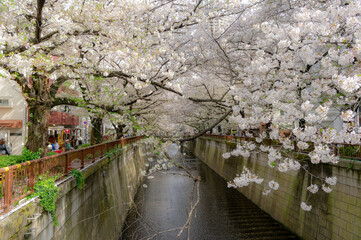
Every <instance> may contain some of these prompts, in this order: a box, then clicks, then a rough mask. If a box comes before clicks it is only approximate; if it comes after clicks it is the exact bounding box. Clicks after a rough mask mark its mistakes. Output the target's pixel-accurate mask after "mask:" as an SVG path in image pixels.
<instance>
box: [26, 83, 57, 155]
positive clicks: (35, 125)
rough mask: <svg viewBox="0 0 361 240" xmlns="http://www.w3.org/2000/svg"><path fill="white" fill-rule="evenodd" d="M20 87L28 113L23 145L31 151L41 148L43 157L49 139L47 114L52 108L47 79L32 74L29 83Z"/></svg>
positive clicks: (48, 114)
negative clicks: (26, 133)
mask: <svg viewBox="0 0 361 240" xmlns="http://www.w3.org/2000/svg"><path fill="white" fill-rule="evenodd" d="M22 87H23V93H24V96H25V100H26V102H27V104H28V114H29V121H28V139H27V142H26V145H25V146H26V147H27V148H28V149H29V150H30V151H33V152H36V151H38V149H39V148H41V157H45V156H46V152H47V145H48V140H49V139H48V125H49V116H50V110H51V108H52V98H51V96H50V84H49V79H47V78H45V77H39V76H32V79H31V81H30V82H29V84H28V85H26V86H22Z"/></svg>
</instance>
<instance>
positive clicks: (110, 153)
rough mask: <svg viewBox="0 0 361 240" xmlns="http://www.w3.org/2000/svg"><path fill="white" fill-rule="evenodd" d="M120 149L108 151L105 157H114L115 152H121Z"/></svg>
mask: <svg viewBox="0 0 361 240" xmlns="http://www.w3.org/2000/svg"><path fill="white" fill-rule="evenodd" d="M121 151H122V149H121V148H113V149H110V150H109V151H108V152H106V153H105V155H107V157H108V158H110V157H111V156H112V155H113V154H114V155H116V154H117V152H121Z"/></svg>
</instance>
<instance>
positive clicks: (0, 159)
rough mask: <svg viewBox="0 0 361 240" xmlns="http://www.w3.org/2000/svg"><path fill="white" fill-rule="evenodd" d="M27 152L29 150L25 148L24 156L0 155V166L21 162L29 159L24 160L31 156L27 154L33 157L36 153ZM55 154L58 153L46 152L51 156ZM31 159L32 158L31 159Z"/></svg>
mask: <svg viewBox="0 0 361 240" xmlns="http://www.w3.org/2000/svg"><path fill="white" fill-rule="evenodd" d="M29 152H30V151H29V150H26V154H25V157H24V155H9V156H8V155H0V168H3V167H8V166H12V165H15V164H18V163H22V162H25V161H29V160H26V158H31V157H29V156H33V157H35V155H36V154H34V155H33V154H31V153H29ZM56 154H58V153H56V152H48V153H47V155H48V156H52V155H56ZM35 159H36V158H35ZM31 160H33V159H31Z"/></svg>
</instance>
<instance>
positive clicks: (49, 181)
mask: <svg viewBox="0 0 361 240" xmlns="http://www.w3.org/2000/svg"><path fill="white" fill-rule="evenodd" d="M55 178H56V177H51V178H49V177H47V176H46V175H45V176H40V177H39V181H38V182H37V183H36V184H35V186H34V193H33V194H32V195H31V197H34V196H39V199H40V203H39V204H40V206H42V207H43V208H44V210H45V211H47V212H48V213H50V215H51V217H52V218H53V221H54V225H55V226H57V225H58V220H57V218H56V213H55V211H56V199H57V197H58V192H59V188H58V187H56V186H55Z"/></svg>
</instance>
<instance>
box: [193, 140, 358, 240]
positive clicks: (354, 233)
mask: <svg viewBox="0 0 361 240" xmlns="http://www.w3.org/2000/svg"><path fill="white" fill-rule="evenodd" d="M187 147H188V148H189V149H190V150H191V151H192V152H193V153H194V154H195V155H196V156H197V157H198V158H200V159H201V160H202V161H203V162H205V163H206V164H207V165H208V166H209V167H211V168H212V169H213V170H214V171H215V172H217V173H218V174H219V175H220V176H221V177H223V178H224V179H225V180H227V181H229V180H232V179H233V178H234V177H236V174H238V173H241V171H242V169H243V166H246V167H247V168H248V169H250V170H251V171H253V172H256V173H259V175H260V176H261V177H262V178H264V183H266V184H268V182H269V181H270V180H275V181H276V182H278V183H279V184H280V188H279V189H278V190H277V191H272V192H271V193H270V194H269V195H268V196H264V195H262V191H263V186H261V185H258V184H255V183H251V184H250V185H249V186H247V187H244V188H239V189H238V190H239V191H240V192H241V193H243V194H244V195H245V196H247V197H248V198H249V199H250V200H252V201H253V202H254V203H255V204H257V205H258V206H259V207H260V208H262V209H263V210H264V211H266V212H267V213H268V214H270V215H271V216H272V217H273V218H274V219H276V220H277V221H279V222H280V223H281V224H283V225H284V226H285V227H286V228H288V229H289V230H290V231H292V232H293V233H295V234H297V235H298V236H299V237H300V238H302V239H307V240H308V239H309V240H314V239H318V240H322V239H345V240H356V239H361V162H359V161H350V160H342V159H341V160H340V163H339V164H338V165H337V166H335V165H328V164H318V165H313V164H312V163H307V162H306V163H303V166H304V167H306V168H307V169H308V171H310V172H311V173H313V174H315V175H319V176H323V177H325V176H337V180H338V183H337V185H336V186H333V188H334V189H333V191H332V192H331V193H329V194H326V193H324V192H323V191H322V190H321V189H320V190H319V192H318V193H317V194H316V195H312V196H311V197H310V203H311V204H312V206H313V208H312V210H311V211H310V212H305V211H303V210H302V209H301V208H300V204H301V202H302V201H305V199H306V198H307V194H308V192H307V189H306V188H307V186H309V185H310V182H311V176H310V175H309V174H307V173H306V171H305V170H303V169H302V168H301V169H300V170H299V171H288V172H285V173H282V172H279V171H274V170H273V169H270V168H269V167H268V164H267V161H268V158H267V155H266V154H264V153H253V154H252V155H251V156H250V157H249V158H242V157H231V158H229V159H224V158H223V157H222V153H224V152H229V151H231V150H232V149H233V148H235V144H232V143H226V142H225V141H223V140H215V139H210V138H198V139H196V140H194V141H192V142H189V143H188V146H187ZM317 181H318V180H317V179H315V178H313V183H318V182H317Z"/></svg>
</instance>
